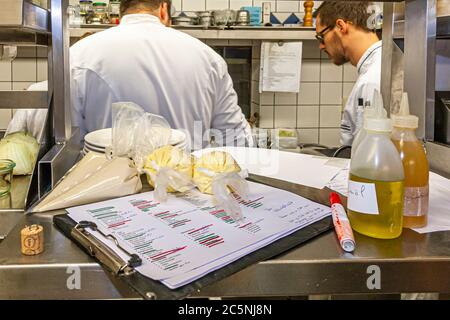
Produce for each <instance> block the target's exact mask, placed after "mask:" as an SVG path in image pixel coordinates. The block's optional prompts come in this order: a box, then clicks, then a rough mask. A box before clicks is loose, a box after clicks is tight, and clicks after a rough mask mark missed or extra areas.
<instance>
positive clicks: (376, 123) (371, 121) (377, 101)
mask: <svg viewBox="0 0 450 320" xmlns="http://www.w3.org/2000/svg"><path fill="white" fill-rule="evenodd" d="M372 106H373V110H372V111H370V113H369V114H368V116H367V117H366V118H365V121H364V129H366V130H370V131H379V132H391V131H392V123H391V119H388V118H387V112H386V110H385V109H384V107H383V98H382V96H381V94H380V92H379V91H378V90H376V89H375V90H374V92H373V102H372Z"/></svg>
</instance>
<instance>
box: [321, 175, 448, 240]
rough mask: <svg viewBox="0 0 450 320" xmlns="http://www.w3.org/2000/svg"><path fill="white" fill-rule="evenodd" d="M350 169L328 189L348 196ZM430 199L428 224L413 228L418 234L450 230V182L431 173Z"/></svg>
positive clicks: (329, 184)
mask: <svg viewBox="0 0 450 320" xmlns="http://www.w3.org/2000/svg"><path fill="white" fill-rule="evenodd" d="M348 175H349V170H348V169H342V170H341V171H340V172H339V173H338V174H337V175H336V176H335V177H334V178H333V179H332V180H331V181H330V182H329V183H328V185H327V187H328V188H330V189H332V190H334V191H337V192H339V193H341V194H343V195H345V196H347V195H348ZM429 183H430V198H429V208H428V223H427V225H426V226H425V227H423V228H412V230H414V231H416V232H418V233H429V232H435V231H447V230H450V180H449V179H446V178H444V177H442V176H440V175H438V174H436V173H433V172H430V180H429Z"/></svg>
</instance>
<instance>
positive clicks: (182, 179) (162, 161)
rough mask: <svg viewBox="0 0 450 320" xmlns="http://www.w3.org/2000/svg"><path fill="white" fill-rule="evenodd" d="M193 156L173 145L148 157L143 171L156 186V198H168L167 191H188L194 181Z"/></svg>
mask: <svg viewBox="0 0 450 320" xmlns="http://www.w3.org/2000/svg"><path fill="white" fill-rule="evenodd" d="M192 167H193V161H192V156H191V155H189V154H187V153H185V152H183V151H182V150H181V149H179V148H177V147H173V146H165V147H162V148H159V149H157V150H155V151H153V152H152V153H151V154H150V155H149V156H148V157H147V159H146V161H145V165H144V168H143V171H144V172H145V173H146V174H147V180H148V183H149V184H150V185H151V186H153V187H154V188H155V200H157V201H160V202H163V201H166V200H167V192H186V191H188V190H190V189H193V188H195V185H194V184H193V183H192Z"/></svg>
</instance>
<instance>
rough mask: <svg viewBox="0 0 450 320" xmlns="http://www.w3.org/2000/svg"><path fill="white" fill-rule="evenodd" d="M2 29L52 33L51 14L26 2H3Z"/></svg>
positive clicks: (8, 0) (0, 15)
mask: <svg viewBox="0 0 450 320" xmlns="http://www.w3.org/2000/svg"><path fill="white" fill-rule="evenodd" d="M0 27H1V28H5V27H7V28H11V29H19V30H21V29H26V30H27V31H31V32H40V33H49V32H50V12H49V11H48V10H46V9H44V8H41V7H39V6H37V5H35V4H33V3H30V2H27V1H24V0H2V9H1V10H0Z"/></svg>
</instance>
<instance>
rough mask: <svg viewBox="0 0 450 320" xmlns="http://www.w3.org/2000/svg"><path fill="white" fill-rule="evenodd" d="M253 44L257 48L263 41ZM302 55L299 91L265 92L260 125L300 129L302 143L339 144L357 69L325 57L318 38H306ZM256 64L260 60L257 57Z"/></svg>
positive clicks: (261, 103)
mask: <svg viewBox="0 0 450 320" xmlns="http://www.w3.org/2000/svg"><path fill="white" fill-rule="evenodd" d="M253 45H254V47H253V48H254V49H255V47H257V46H258V45H260V42H259V41H254V44H253ZM302 56H303V60H302V69H301V83H300V89H299V93H298V94H289V93H273V92H263V93H262V94H261V96H260V103H259V105H260V109H259V111H260V118H261V121H260V127H262V128H281V127H288V128H296V129H297V132H298V136H299V142H301V143H320V144H324V145H327V146H338V145H339V137H340V129H339V127H340V121H341V116H342V110H343V106H344V105H345V101H346V100H347V97H348V95H349V94H350V91H351V89H352V88H353V85H354V82H355V80H356V77H357V72H356V68H355V67H353V66H351V65H350V64H346V65H344V66H335V65H334V64H333V63H331V62H330V61H329V60H328V58H327V57H326V55H325V56H323V57H321V55H320V51H319V47H318V43H317V42H316V41H310V40H308V41H303V53H302ZM253 63H259V60H258V59H256V58H255V56H254V59H253ZM253 100H254V99H253ZM295 101H296V102H295Z"/></svg>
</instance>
